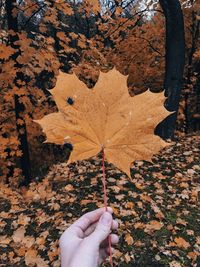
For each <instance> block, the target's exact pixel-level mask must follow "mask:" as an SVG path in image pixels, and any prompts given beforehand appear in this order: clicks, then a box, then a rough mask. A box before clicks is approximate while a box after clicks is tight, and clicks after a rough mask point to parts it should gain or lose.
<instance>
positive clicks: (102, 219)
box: [101, 212, 112, 226]
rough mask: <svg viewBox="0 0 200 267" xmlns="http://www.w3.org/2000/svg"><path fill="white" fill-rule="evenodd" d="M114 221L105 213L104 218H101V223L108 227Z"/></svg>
mask: <svg viewBox="0 0 200 267" xmlns="http://www.w3.org/2000/svg"><path fill="white" fill-rule="evenodd" d="M111 221H112V216H111V214H110V213H108V212H105V213H104V214H103V215H102V216H101V222H102V224H104V225H106V226H108V225H110V224H111Z"/></svg>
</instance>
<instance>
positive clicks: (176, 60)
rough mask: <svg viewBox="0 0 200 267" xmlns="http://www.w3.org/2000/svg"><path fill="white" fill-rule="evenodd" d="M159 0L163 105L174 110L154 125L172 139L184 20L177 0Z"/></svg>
mask: <svg viewBox="0 0 200 267" xmlns="http://www.w3.org/2000/svg"><path fill="white" fill-rule="evenodd" d="M159 2H160V5H161V7H162V9H163V12H164V15H165V20H166V66H165V81H164V89H165V96H166V97H167V100H166V102H165V107H166V108H167V110H169V111H175V112H174V113H173V114H172V115H170V116H168V117H167V118H166V119H165V120H164V121H163V122H161V123H160V124H159V125H158V126H157V127H156V130H155V134H157V135H159V136H160V137H162V138H164V139H174V130H175V126H176V119H177V112H178V108H179V100H180V93H181V88H182V83H183V71H184V65H185V36H184V21H183V13H182V9H181V5H180V2H179V1H178V0H160V1H159Z"/></svg>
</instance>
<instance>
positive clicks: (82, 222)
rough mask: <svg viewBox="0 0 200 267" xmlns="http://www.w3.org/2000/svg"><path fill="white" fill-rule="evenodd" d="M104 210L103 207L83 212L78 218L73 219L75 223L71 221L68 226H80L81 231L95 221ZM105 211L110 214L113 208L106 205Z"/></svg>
mask: <svg viewBox="0 0 200 267" xmlns="http://www.w3.org/2000/svg"><path fill="white" fill-rule="evenodd" d="M104 212H105V208H100V209H97V210H94V211H90V212H88V213H86V214H84V215H83V216H82V217H81V218H79V219H78V220H77V221H75V223H73V224H72V225H71V226H70V229H72V228H77V227H78V228H80V229H81V230H82V231H85V230H86V229H87V228H88V227H89V226H90V224H92V223H94V222H96V221H98V220H99V218H100V217H101V215H102V214H103V213H104ZM107 212H109V213H110V214H112V212H113V210H112V208H110V207H108V209H107Z"/></svg>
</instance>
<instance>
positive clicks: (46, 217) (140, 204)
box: [0, 135, 200, 267]
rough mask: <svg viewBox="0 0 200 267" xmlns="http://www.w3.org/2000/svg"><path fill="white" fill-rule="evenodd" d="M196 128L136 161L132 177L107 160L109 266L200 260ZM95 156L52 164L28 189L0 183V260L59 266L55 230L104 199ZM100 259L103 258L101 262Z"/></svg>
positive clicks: (178, 266) (192, 263)
mask: <svg viewBox="0 0 200 267" xmlns="http://www.w3.org/2000/svg"><path fill="white" fill-rule="evenodd" d="M199 155H200V136H199V135H198V136H197V135H196V136H187V137H184V138H182V139H180V140H179V141H177V142H176V143H175V144H173V145H172V146H171V147H168V148H166V149H164V150H162V151H161V152H160V153H159V154H158V155H155V156H154V158H153V163H149V162H145V161H137V162H135V163H134V164H133V166H132V177H133V178H132V180H131V181H130V179H128V177H127V176H126V175H125V174H123V173H121V172H120V171H119V170H117V169H116V168H115V167H114V166H113V165H112V164H106V176H107V187H108V195H109V203H110V206H112V207H113V209H114V217H115V218H117V219H118V221H119V224H120V226H119V230H118V234H119V236H120V243H119V244H118V246H117V247H116V252H115V254H114V255H113V257H114V265H115V266H127V267H128V266H131V267H134V266H138V267H148V266H149V267H154V266H159V267H165V266H170V267H181V266H184V267H186V266H187V267H189V266H192V267H195V266H196V267H197V266H200V205H199V200H200V183H199V182H200V159H199ZM101 177H102V172H101V157H100V155H99V156H97V157H95V158H92V159H90V160H85V161H82V162H77V163H72V164H70V165H69V166H67V164H66V163H61V164H57V165H54V166H53V167H52V168H51V170H50V172H49V173H48V175H47V176H46V177H45V178H44V179H43V180H41V179H38V180H36V181H34V182H32V183H31V184H30V186H29V188H28V189H25V188H22V189H11V188H9V187H8V186H6V185H3V184H2V185H1V188H0V217H1V219H0V231H1V233H0V262H1V263H0V266H7V267H9V266H16V267H17V266H20V267H23V266H38V267H46V266H53V267H58V266H60V259H59V248H58V240H59V237H60V235H61V233H62V232H63V231H64V230H65V229H66V228H67V227H68V226H69V225H70V224H71V223H72V222H73V221H74V220H75V219H76V218H78V217H80V216H81V215H82V214H84V213H85V212H87V211H91V210H93V209H95V208H97V207H101V206H103V193H102V184H101ZM105 266H109V264H108V263H106V264H105Z"/></svg>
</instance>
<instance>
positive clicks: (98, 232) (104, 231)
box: [87, 212, 113, 246]
mask: <svg viewBox="0 0 200 267" xmlns="http://www.w3.org/2000/svg"><path fill="white" fill-rule="evenodd" d="M112 221H113V219H112V215H111V214H110V213H109V212H104V213H103V215H102V216H101V218H100V219H99V222H98V224H97V226H96V228H95V230H94V232H93V233H92V234H91V235H90V236H88V237H87V238H88V239H89V240H90V242H92V243H95V244H96V245H97V246H99V245H100V244H101V242H102V241H103V240H104V239H106V237H107V236H108V235H109V233H110V230H111V226H112Z"/></svg>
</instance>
